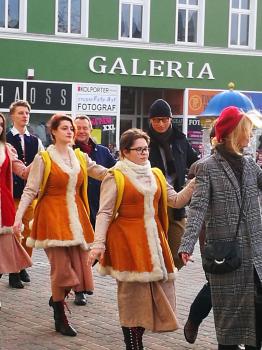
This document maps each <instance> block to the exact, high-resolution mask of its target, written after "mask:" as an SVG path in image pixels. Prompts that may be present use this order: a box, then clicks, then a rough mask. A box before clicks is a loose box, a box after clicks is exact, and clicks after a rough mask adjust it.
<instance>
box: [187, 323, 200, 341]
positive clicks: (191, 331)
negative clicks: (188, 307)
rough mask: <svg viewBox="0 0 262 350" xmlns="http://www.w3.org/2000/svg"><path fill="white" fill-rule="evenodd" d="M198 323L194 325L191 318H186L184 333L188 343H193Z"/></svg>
mask: <svg viewBox="0 0 262 350" xmlns="http://www.w3.org/2000/svg"><path fill="white" fill-rule="evenodd" d="M198 328H199V325H196V324H195V323H193V322H192V321H191V320H189V319H188V320H187V322H186V324H185V326H184V335H185V338H186V341H187V342H188V343H189V344H194V342H195V341H196V338H197V333H198Z"/></svg>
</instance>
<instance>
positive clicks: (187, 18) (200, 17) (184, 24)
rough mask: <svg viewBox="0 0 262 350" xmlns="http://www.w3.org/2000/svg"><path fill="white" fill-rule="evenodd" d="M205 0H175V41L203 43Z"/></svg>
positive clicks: (190, 43)
mask: <svg viewBox="0 0 262 350" xmlns="http://www.w3.org/2000/svg"><path fill="white" fill-rule="evenodd" d="M204 13H205V0H177V10H176V43H177V44H189V45H200V46H203V43H204Z"/></svg>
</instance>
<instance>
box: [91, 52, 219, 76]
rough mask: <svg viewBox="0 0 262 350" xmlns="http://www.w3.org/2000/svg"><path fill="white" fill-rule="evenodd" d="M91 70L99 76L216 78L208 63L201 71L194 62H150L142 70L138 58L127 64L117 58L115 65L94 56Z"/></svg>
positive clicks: (204, 64) (105, 59)
mask: <svg viewBox="0 0 262 350" xmlns="http://www.w3.org/2000/svg"><path fill="white" fill-rule="evenodd" d="M89 69H90V70H91V71H92V72H93V73H97V74H112V75H115V74H121V75H132V76H148V77H166V78H175V77H176V78H180V79H184V78H186V79H208V80H214V79H215V77H214V75H213V72H212V70H211V67H210V64H209V63H208V62H205V63H203V65H202V66H201V68H200V69H198V70H197V69H196V68H195V63H194V62H185V63H184V64H182V63H181V62H179V61H164V60H148V61H147V63H146V69H144V68H142V62H141V60H140V59H138V58H131V59H130V62H128V64H127V63H125V62H124V61H123V59H122V58H121V57H117V58H116V59H115V60H114V61H113V63H109V62H108V60H107V58H106V57H105V56H94V57H91V58H90V60H89Z"/></svg>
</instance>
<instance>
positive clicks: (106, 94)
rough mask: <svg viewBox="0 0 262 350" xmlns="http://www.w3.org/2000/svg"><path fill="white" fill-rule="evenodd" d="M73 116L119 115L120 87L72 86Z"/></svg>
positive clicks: (98, 85)
mask: <svg viewBox="0 0 262 350" xmlns="http://www.w3.org/2000/svg"><path fill="white" fill-rule="evenodd" d="M73 101H74V102H73V111H74V113H75V114H80V113H84V114H87V115H112V116H116V115H119V113H120V86H119V85H108V84H105V85H103V84H85V83H81V84H73Z"/></svg>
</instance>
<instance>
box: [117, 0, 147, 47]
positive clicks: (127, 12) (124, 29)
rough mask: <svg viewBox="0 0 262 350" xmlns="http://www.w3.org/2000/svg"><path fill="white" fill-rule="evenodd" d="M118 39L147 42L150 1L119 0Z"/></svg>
mask: <svg viewBox="0 0 262 350" xmlns="http://www.w3.org/2000/svg"><path fill="white" fill-rule="evenodd" d="M119 4H120V6H119V19H120V21H119V39H121V40H143V41H148V40H149V15H150V14H149V6H150V0H120V3H119Z"/></svg>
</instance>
